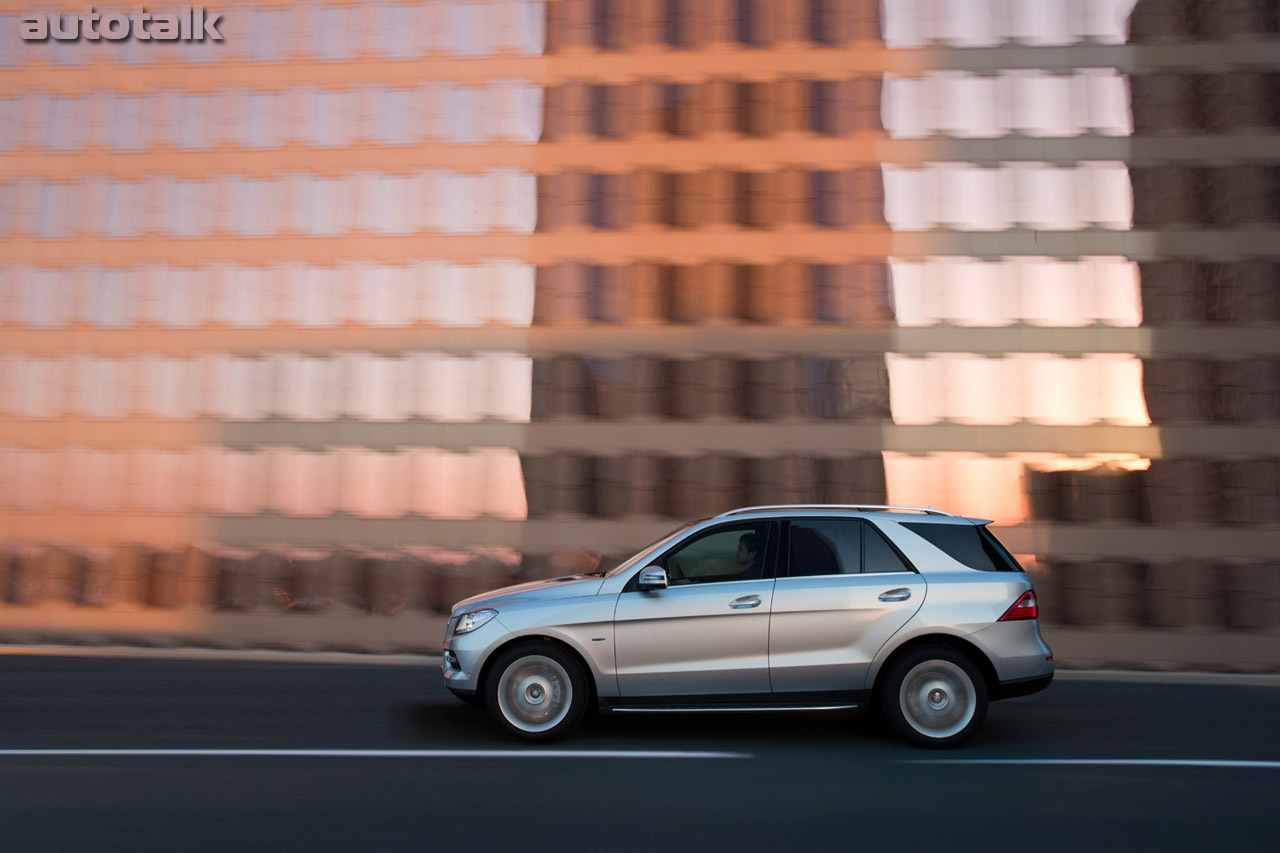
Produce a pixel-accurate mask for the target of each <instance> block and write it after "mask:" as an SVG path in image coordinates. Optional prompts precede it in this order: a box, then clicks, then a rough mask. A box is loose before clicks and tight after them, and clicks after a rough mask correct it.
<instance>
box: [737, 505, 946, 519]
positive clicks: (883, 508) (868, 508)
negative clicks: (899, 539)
mask: <svg viewBox="0 0 1280 853" xmlns="http://www.w3.org/2000/svg"><path fill="white" fill-rule="evenodd" d="M777 509H785V510H805V509H815V510H823V509H852V510H856V511H858V512H918V513H922V514H923V515H942V516H946V517H947V518H955V517H956V516H955V515H954V514H952V513H949V512H943V511H942V510H940V509H934V508H933V507H931V506H928V507H925V506H894V505H890V504H771V505H767V506H744V507H738V508H737V509H731V510H728V511H727V512H722V513H720V514H719V515H717V516H716V518H724V517H725V516H729V515H741V514H742V513H747V512H764V511H766V510H777Z"/></svg>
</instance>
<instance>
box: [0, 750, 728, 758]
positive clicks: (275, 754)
mask: <svg viewBox="0 0 1280 853" xmlns="http://www.w3.org/2000/svg"><path fill="white" fill-rule="evenodd" d="M15 756H22V757H36V758H44V757H50V758H53V757H67V756H70V757H76V758H112V757H122V758H167V757H180V758H624V759H625V758H670V759H690V758H697V759H701V758H712V759H715V758H752V757H753V756H751V755H749V754H747V753H745V752H679V751H670V752H668V751H660V750H643V749H634V750H628V749H0V758H8V757H15Z"/></svg>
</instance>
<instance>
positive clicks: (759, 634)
mask: <svg viewBox="0 0 1280 853" xmlns="http://www.w3.org/2000/svg"><path fill="white" fill-rule="evenodd" d="M777 532H778V525H777V523H776V522H768V521H766V522H760V521H756V522H737V523H729V524H722V525H718V526H716V527H713V528H710V529H709V530H705V531H702V532H700V533H698V534H695V535H694V536H693V537H691V538H689V539H686V540H684V541H683V542H680V543H679V544H677V545H676V546H674V547H673V548H672V549H671V550H669V551H668V552H667V553H665V554H663V555H662V557H660V558H659V559H656V560H650V561H649V562H648V564H647V565H660V566H662V567H663V568H664V569H666V571H667V575H668V584H669V585H668V587H667V588H666V589H663V590H656V591H652V592H641V591H639V590H638V589H637V588H636V578H632V580H631V582H630V583H629V584H628V585H627V587H626V588H624V590H623V591H622V593H621V594H620V595H619V596H618V605H617V609H616V610H615V613H614V643H615V656H616V657H615V659H616V664H617V673H618V688H619V691H620V693H621V695H622V696H624V697H636V696H692V695H700V694H701V695H712V694H721V695H723V694H765V693H768V692H769V612H770V608H771V605H772V603H773V583H774V581H773V564H774V562H775V561H774V553H775V552H776V550H777V546H776V542H777V538H778V537H777Z"/></svg>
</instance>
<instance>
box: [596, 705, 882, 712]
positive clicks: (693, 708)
mask: <svg viewBox="0 0 1280 853" xmlns="http://www.w3.org/2000/svg"><path fill="white" fill-rule="evenodd" d="M860 707H862V706H861V705H859V704H857V703H851V704H847V705H605V704H601V706H600V710H602V711H608V712H610V713H616V714H700V713H725V712H733V711H740V712H742V711H746V712H756V711H852V710H854V709H855V708H860Z"/></svg>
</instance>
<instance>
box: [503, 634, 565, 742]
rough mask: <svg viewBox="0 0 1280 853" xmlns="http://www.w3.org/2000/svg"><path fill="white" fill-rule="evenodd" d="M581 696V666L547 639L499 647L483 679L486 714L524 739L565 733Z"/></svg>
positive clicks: (546, 737) (537, 738) (540, 738)
mask: <svg viewBox="0 0 1280 853" xmlns="http://www.w3.org/2000/svg"><path fill="white" fill-rule="evenodd" d="M587 699H588V688H587V678H586V675H585V673H583V671H582V666H581V665H580V664H579V663H578V662H577V661H576V660H575V659H574V658H573V656H572V655H570V654H569V653H568V652H566V651H565V650H564V649H561V648H560V647H558V646H554V645H551V644H550V643H525V644H523V645H519V646H516V647H515V648H512V649H508V650H507V651H505V652H503V653H502V656H501V657H499V658H498V660H497V661H495V662H494V665H493V670H492V671H491V674H490V675H489V677H488V678H487V679H486V683H485V704H486V705H487V706H488V708H489V714H490V715H491V716H492V717H493V718H494V720H496V721H497V722H498V724H499V725H501V726H502V727H503V728H505V729H506V730H507V731H509V732H511V733H512V734H513V735H515V736H516V737H519V738H523V739H525V740H552V739H554V738H558V737H562V736H563V735H566V734H568V733H569V731H570V730H571V729H573V727H574V726H576V725H577V724H578V721H579V720H581V719H582V715H583V712H585V711H586V707H587Z"/></svg>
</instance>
